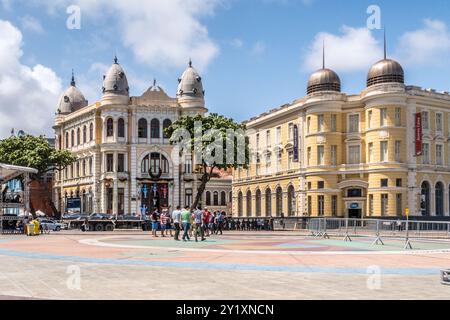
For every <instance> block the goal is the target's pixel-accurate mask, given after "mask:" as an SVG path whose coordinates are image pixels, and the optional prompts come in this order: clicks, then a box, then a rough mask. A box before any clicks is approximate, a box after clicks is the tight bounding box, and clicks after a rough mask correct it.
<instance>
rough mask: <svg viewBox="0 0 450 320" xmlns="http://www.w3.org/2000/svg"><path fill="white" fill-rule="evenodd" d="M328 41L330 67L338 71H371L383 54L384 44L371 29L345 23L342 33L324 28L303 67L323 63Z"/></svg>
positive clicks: (309, 70)
mask: <svg viewBox="0 0 450 320" xmlns="http://www.w3.org/2000/svg"><path fill="white" fill-rule="evenodd" d="M323 43H325V53H326V67H329V68H331V69H333V70H335V71H337V72H354V71H367V70H369V68H370V66H371V65H372V64H374V63H375V62H377V61H378V60H381V59H382V58H383V48H382V45H381V43H380V42H379V41H377V40H376V39H375V38H374V37H373V35H372V33H371V32H370V30H368V29H366V28H352V27H348V26H343V27H342V28H341V35H334V34H331V33H326V32H321V33H319V34H317V35H316V37H315V39H314V41H313V43H312V44H311V45H310V47H309V48H308V51H307V53H306V54H305V56H304V61H303V69H304V70H305V71H308V72H311V71H314V70H317V69H319V68H320V67H322V48H323Z"/></svg>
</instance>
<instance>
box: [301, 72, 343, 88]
mask: <svg viewBox="0 0 450 320" xmlns="http://www.w3.org/2000/svg"><path fill="white" fill-rule="evenodd" d="M321 91H335V92H341V79H339V76H338V75H337V73H336V72H334V71H333V70H330V69H326V68H323V69H320V70H317V71H316V72H314V73H313V74H312V75H311V77H309V81H308V89H307V93H308V94H311V93H315V92H321Z"/></svg>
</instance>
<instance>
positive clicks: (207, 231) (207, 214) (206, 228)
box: [203, 208, 211, 237]
mask: <svg viewBox="0 0 450 320" xmlns="http://www.w3.org/2000/svg"><path fill="white" fill-rule="evenodd" d="M210 217H211V212H209V210H208V208H205V213H204V214H203V232H204V234H205V237H209V236H210V235H211V232H210V229H209V219H210Z"/></svg>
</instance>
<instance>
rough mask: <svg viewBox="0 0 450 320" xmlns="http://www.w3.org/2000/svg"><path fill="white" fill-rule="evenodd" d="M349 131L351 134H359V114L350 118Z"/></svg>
mask: <svg viewBox="0 0 450 320" xmlns="http://www.w3.org/2000/svg"><path fill="white" fill-rule="evenodd" d="M348 119H349V126H348V131H349V132H350V133H357V132H359V114H351V115H350V116H349V117H348Z"/></svg>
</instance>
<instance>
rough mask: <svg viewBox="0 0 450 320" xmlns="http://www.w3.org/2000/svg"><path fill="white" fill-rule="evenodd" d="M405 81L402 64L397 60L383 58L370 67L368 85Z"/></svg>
mask: <svg viewBox="0 0 450 320" xmlns="http://www.w3.org/2000/svg"><path fill="white" fill-rule="evenodd" d="M389 82H394V83H395V82H396V83H402V84H404V83H405V73H404V71H403V68H402V66H401V65H400V63H398V62H397V61H395V60H391V59H386V58H385V59H383V60H381V61H378V62H377V63H375V64H374V65H373V66H372V68H370V71H369V74H368V75H367V87H370V86H373V85H376V84H380V83H389Z"/></svg>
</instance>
